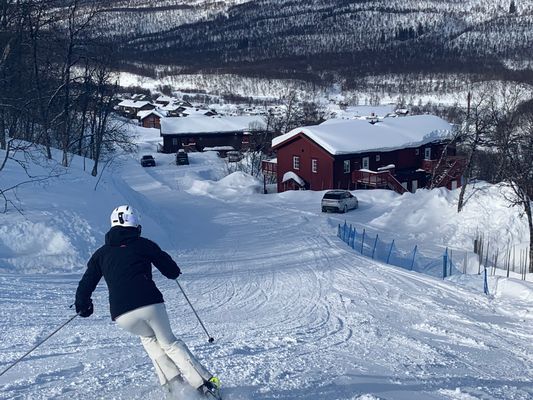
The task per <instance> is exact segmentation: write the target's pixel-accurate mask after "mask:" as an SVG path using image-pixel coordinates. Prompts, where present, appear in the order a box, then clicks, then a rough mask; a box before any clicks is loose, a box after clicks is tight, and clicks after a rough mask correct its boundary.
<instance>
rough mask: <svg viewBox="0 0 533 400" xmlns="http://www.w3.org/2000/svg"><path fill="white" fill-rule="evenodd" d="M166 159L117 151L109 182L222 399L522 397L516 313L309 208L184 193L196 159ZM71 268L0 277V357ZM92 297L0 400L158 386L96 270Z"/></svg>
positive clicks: (522, 343) (120, 394)
mask: <svg viewBox="0 0 533 400" xmlns="http://www.w3.org/2000/svg"><path fill="white" fill-rule="evenodd" d="M163 157H164V156H163V155H161V156H159V157H158V158H163ZM192 161H194V157H192ZM165 163H166V164H165ZM170 163H171V159H170V157H169V158H167V159H163V165H162V166H158V167H156V168H153V169H147V168H135V167H133V164H132V163H129V164H128V163H126V164H125V166H124V167H123V168H122V169H121V170H120V173H114V174H113V177H112V179H111V182H112V184H113V186H114V187H116V188H117V190H119V191H120V195H121V196H122V197H123V198H124V199H126V200H127V201H128V202H130V203H132V204H135V205H136V206H137V207H139V208H140V209H141V210H142V211H143V221H149V222H150V224H149V225H150V226H152V227H154V226H157V227H158V228H159V229H160V230H161V231H162V232H164V237H165V239H164V240H163V243H160V244H161V246H162V247H163V248H165V249H166V250H168V251H169V252H170V253H171V254H172V255H173V256H175V258H176V260H177V262H178V264H179V265H180V266H181V268H182V270H183V273H184V274H183V275H182V277H180V281H181V282H182V285H183V287H184V290H185V292H186V293H187V294H188V296H189V297H190V298H191V301H193V304H194V305H195V308H196V310H197V311H198V313H199V315H200V316H201V317H202V319H203V321H204V323H205V325H206V327H207V328H208V330H209V331H210V333H211V334H212V335H213V336H214V337H215V342H214V343H212V344H209V343H207V337H206V335H205V334H204V332H203V331H202V329H201V327H200V325H199V324H198V322H197V320H196V319H195V317H194V315H193V314H192V312H191V310H190V308H189V306H188V304H187V303H186V302H185V301H184V299H183V296H182V295H181V293H180V292H179V291H178V289H177V286H176V285H175V284H174V282H172V281H168V280H166V279H164V278H163V277H161V276H160V275H158V274H156V281H157V283H158V285H159V287H160V288H161V289H162V292H163V294H164V296H165V300H166V305H167V309H168V311H169V315H170V316H171V321H172V324H173V328H174V331H175V333H176V334H177V335H178V336H180V337H182V338H183V340H184V341H185V342H186V343H187V344H188V345H189V346H190V347H191V349H192V351H193V352H194V353H195V354H196V355H197V356H198V357H199V358H200V359H201V360H202V361H203V362H204V363H205V364H206V365H207V366H208V368H209V369H211V370H212V371H214V372H215V374H217V375H218V376H219V377H220V378H221V380H222V382H223V385H224V386H223V394H224V398H225V399H227V400H241V399H242V400H244V399H287V400H288V399H314V400H318V399H324V400H326V399H327V400H331V399H361V400H362V399H519V400H522V399H523V400H526V399H531V398H533V388H532V383H531V381H532V380H533V349H532V346H531V343H532V339H533V329H532V328H533V324H532V319H531V318H525V319H523V318H521V317H519V316H518V315H516V314H514V313H513V312H512V311H511V312H508V313H503V312H501V310H500V307H503V308H506V307H507V308H509V307H510V306H509V305H508V304H505V303H504V302H501V304H500V301H499V300H497V299H491V298H487V297H485V296H484V295H483V294H481V293H475V292H471V291H469V290H468V289H464V288H461V287H459V286H457V285H454V284H453V283H450V282H447V281H440V280H438V279H434V278H431V277H428V276H424V275H420V274H416V273H411V272H408V271H404V270H401V269H399V268H395V267H390V266H384V265H381V264H379V263H376V262H374V261H372V260H370V259H368V258H364V257H362V256H360V255H358V254H357V253H356V252H354V251H353V250H351V249H349V248H348V247H347V246H346V245H345V244H344V243H342V242H341V241H340V240H338V239H337V238H336V224H337V222H338V221H339V220H340V219H341V218H337V217H335V216H330V215H329V214H322V213H320V212H319V210H318V207H317V206H316V205H312V206H309V207H308V208H305V209H302V208H298V205H300V206H301V203H298V204H296V205H293V204H291V202H290V201H283V200H282V199H281V198H280V197H272V196H248V195H244V196H242V198H238V199H234V198H233V199H228V198H223V197H221V198H213V197H210V196H198V195H191V194H189V193H188V192H187V187H186V185H181V186H180V180H181V181H182V182H184V181H185V180H186V177H185V175H183V173H182V172H181V171H182V170H185V171H187V172H188V173H190V172H191V171H194V172H195V173H196V174H197V175H198V176H202V175H203V176H204V178H205V177H209V174H210V173H212V172H209V168H210V167H212V165H211V166H210V165H208V166H207V167H206V166H205V165H196V166H195V165H194V163H193V164H192V165H191V166H190V168H186V169H183V168H181V167H179V168H178V169H176V168H175V166H169V164H170ZM213 165H214V164H213ZM315 209H316V210H315ZM192 226H194V227H195V229H194V230H192V229H191V227H192ZM193 231H194V232H193ZM197 232H201V233H202V234H201V235H198V233H197ZM145 233H146V236H147V237H150V236H151V233H153V232H145ZM159 242H161V241H159ZM79 278H80V275H79V274H63V275H51V276H44V275H10V274H1V275H0V289H1V290H0V302H1V304H2V307H0V332H1V334H2V344H1V346H0V369H3V368H5V367H6V366H7V365H9V363H10V362H11V360H14V359H16V358H17V357H19V356H20V355H21V354H23V353H24V352H25V351H27V350H28V348H30V347H31V346H33V345H35V344H36V343H37V342H38V341H39V340H42V339H44V337H46V335H47V334H49V333H50V331H51V330H53V329H54V327H57V326H59V325H60V324H62V323H63V322H65V321H66V319H68V316H69V315H71V314H72V312H71V311H69V309H68V305H69V301H70V302H71V301H72V300H73V297H74V292H75V288H76V285H77V282H78V280H79ZM93 299H94V301H95V309H96V311H95V315H93V316H92V317H91V318H88V319H81V318H78V319H76V320H75V321H74V322H73V323H71V324H69V325H67V326H66V327H65V328H64V329H63V330H62V331H61V333H60V334H58V335H56V336H55V337H54V338H52V339H50V341H49V342H47V343H46V344H45V345H43V346H41V347H40V348H39V349H38V350H37V351H35V352H34V353H32V354H31V355H30V356H28V358H27V359H26V360H25V361H23V362H22V363H20V364H19V365H17V366H16V367H14V368H13V369H12V370H11V371H9V372H8V373H6V374H5V375H4V376H2V377H0V399H32V400H33V399H73V398H75V399H145V400H155V399H161V398H163V397H162V396H163V395H162V392H161V390H160V389H159V387H158V384H157V382H156V378H155V374H154V373H153V371H152V366H151V363H150V361H149V360H148V357H147V356H146V355H145V353H144V350H143V349H142V346H141V345H140V343H139V342H138V340H137V338H135V337H133V336H130V335H129V334H127V333H125V332H122V331H121V330H120V329H119V328H117V327H116V326H114V323H113V322H112V321H111V320H110V318H109V316H108V310H107V290H106V288H105V285H104V284H103V283H102V284H101V285H100V286H99V287H98V289H97V291H96V292H95V294H94V296H93ZM60 316H62V317H60ZM374 396H377V397H374Z"/></svg>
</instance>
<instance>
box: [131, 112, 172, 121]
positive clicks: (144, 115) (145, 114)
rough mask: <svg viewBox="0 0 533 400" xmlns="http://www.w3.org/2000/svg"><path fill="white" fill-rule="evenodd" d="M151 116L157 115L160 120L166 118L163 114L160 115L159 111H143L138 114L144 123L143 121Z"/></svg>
mask: <svg viewBox="0 0 533 400" xmlns="http://www.w3.org/2000/svg"><path fill="white" fill-rule="evenodd" d="M150 114H154V115H157V116H158V117H159V118H164V117H165V116H164V115H163V114H162V113H160V112H159V111H157V110H142V111H139V112H138V113H137V117H139V119H140V120H141V121H142V120H143V119H145V118H146V117H148V116H149V115H150Z"/></svg>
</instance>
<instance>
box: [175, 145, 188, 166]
mask: <svg viewBox="0 0 533 400" xmlns="http://www.w3.org/2000/svg"><path fill="white" fill-rule="evenodd" d="M176 165H189V155H188V154H187V153H185V150H183V149H179V150H178V152H177V153H176Z"/></svg>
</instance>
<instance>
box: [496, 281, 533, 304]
mask: <svg viewBox="0 0 533 400" xmlns="http://www.w3.org/2000/svg"><path fill="white" fill-rule="evenodd" d="M495 279H496V283H495V293H494V296H495V297H513V298H515V299H517V300H522V301H524V302H531V303H532V304H533V284H532V283H531V282H526V281H519V280H516V279H509V278H495Z"/></svg>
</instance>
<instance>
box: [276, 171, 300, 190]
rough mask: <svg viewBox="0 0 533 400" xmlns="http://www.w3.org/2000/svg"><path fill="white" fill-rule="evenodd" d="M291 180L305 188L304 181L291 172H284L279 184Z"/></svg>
mask: <svg viewBox="0 0 533 400" xmlns="http://www.w3.org/2000/svg"><path fill="white" fill-rule="evenodd" d="M291 179H292V180H293V181H295V182H296V183H297V184H298V185H300V186H305V181H304V180H303V179H302V178H300V177H299V176H298V175H296V174H295V173H294V172H292V171H288V172H285V173H284V174H283V179H282V181H281V182H282V183H284V182H287V181H290V180H291Z"/></svg>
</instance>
